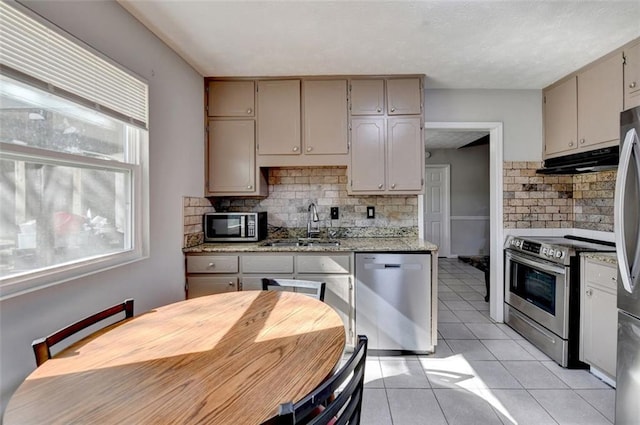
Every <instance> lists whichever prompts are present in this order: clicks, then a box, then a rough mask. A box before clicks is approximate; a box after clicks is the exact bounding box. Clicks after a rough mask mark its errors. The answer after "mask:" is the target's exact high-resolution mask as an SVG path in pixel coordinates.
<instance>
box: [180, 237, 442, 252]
mask: <svg viewBox="0 0 640 425" xmlns="http://www.w3.org/2000/svg"><path fill="white" fill-rule="evenodd" d="M338 240H339V241H340V246H264V243H265V242H268V241H260V242H246V243H245V242H240V243H232V242H228V243H204V244H202V245H198V246H194V247H191V248H184V249H183V250H182V252H183V253H185V254H201V253H215V252H378V251H379V252H415V253H420V252H429V253H431V252H434V251H437V250H438V247H437V246H436V245H435V244H433V243H431V242H429V241H425V240H421V239H418V238H345V239H338Z"/></svg>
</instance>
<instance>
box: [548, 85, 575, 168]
mask: <svg viewBox="0 0 640 425" xmlns="http://www.w3.org/2000/svg"><path fill="white" fill-rule="evenodd" d="M576 99H577V79H576V77H572V78H570V79H568V80H567V81H565V82H563V83H562V84H559V85H557V86H554V87H552V88H550V89H547V90H545V92H544V140H545V146H544V148H545V151H544V152H545V156H554V155H555V154H559V153H564V152H567V151H571V150H574V149H575V148H576V131H577V129H578V104H577V103H576Z"/></svg>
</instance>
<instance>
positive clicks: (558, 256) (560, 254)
mask: <svg viewBox="0 0 640 425" xmlns="http://www.w3.org/2000/svg"><path fill="white" fill-rule="evenodd" d="M563 257H564V252H563V251H562V250H558V251H557V252H556V258H563Z"/></svg>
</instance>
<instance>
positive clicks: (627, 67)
mask: <svg viewBox="0 0 640 425" xmlns="http://www.w3.org/2000/svg"><path fill="white" fill-rule="evenodd" d="M634 106H640V43H636V44H634V45H633V46H631V47H629V48H627V49H625V50H624V109H625V110H627V109H630V108H633V107H634Z"/></svg>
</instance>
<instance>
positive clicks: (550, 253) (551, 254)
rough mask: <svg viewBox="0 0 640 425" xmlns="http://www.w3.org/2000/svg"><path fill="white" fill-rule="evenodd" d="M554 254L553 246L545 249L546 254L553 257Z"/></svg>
mask: <svg viewBox="0 0 640 425" xmlns="http://www.w3.org/2000/svg"><path fill="white" fill-rule="evenodd" d="M555 255H556V250H555V249H553V248H549V251H547V256H549V257H551V258H553V257H554V256H555Z"/></svg>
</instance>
